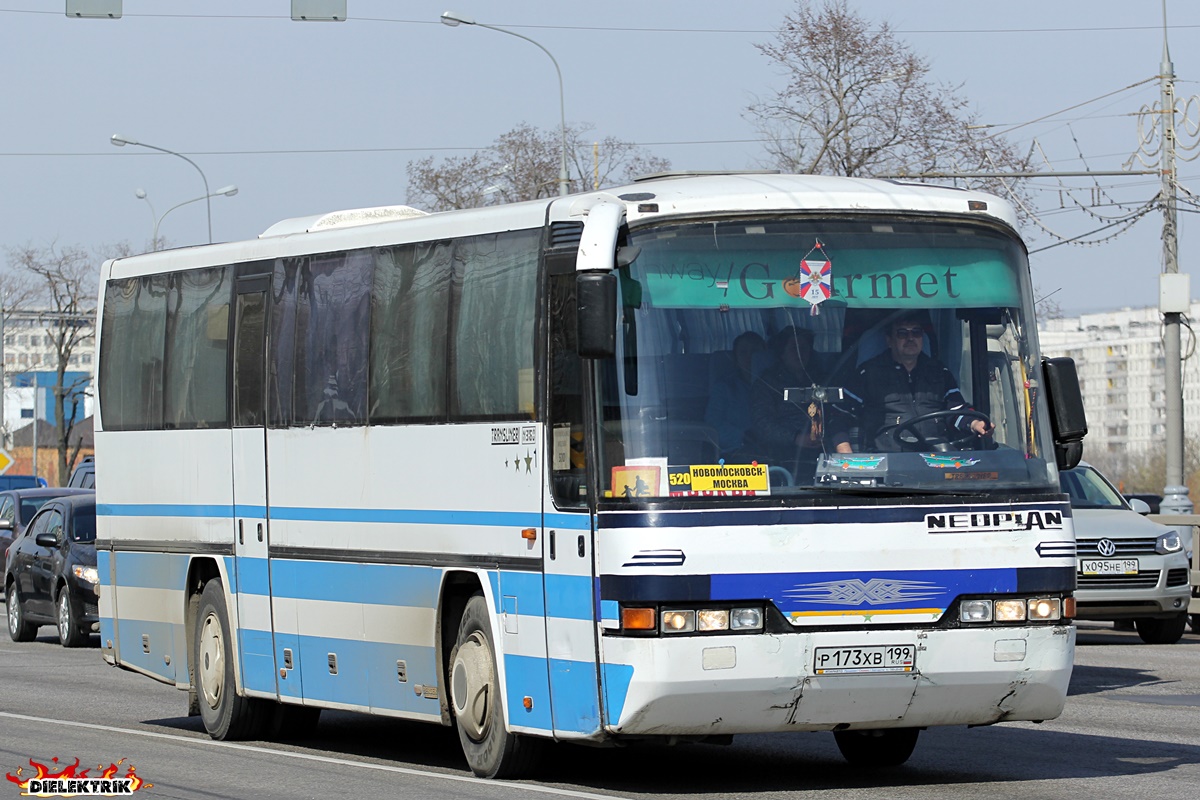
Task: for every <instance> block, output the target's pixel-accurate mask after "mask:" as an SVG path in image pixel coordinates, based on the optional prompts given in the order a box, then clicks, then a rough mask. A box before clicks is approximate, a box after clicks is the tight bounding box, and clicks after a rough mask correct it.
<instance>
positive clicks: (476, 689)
mask: <svg viewBox="0 0 1200 800" xmlns="http://www.w3.org/2000/svg"><path fill="white" fill-rule="evenodd" d="M447 685H448V686H449V687H450V707H451V708H452V709H453V712H454V719H455V722H456V723H457V727H458V739H459V742H461V743H462V749H463V754H464V755H465V756H466V757H467V764H468V765H469V766H470V767H471V771H472V772H474V773H475V774H476V775H478V776H479V777H481V778H516V777H520V776H522V775H526V774H528V773H529V772H530V771H531V770H532V769H533V767H534V766H535V764H536V761H537V757H538V751H539V750H540V747H539V745H541V744H542V743H541V742H538V741H535V740H532V739H529V738H527V737H523V736H518V735H517V734H513V733H509V732H508V730H507V726H506V724H505V719H504V701H503V700H502V698H501V697H500V679H499V676H498V673H497V670H496V647H495V645H494V644H493V642H492V631H491V625H490V624H489V617H488V609H487V601H486V600H484V598H483V595H481V594H475V595H473V596H472V597H471V599H470V600H468V601H467V606H466V608H465V609H464V610H463V615H462V619H461V620H460V621H459V624H458V636H457V638H456V640H455V645H454V649H453V650H452V651H451V652H450V665H449V674H448V679H447Z"/></svg>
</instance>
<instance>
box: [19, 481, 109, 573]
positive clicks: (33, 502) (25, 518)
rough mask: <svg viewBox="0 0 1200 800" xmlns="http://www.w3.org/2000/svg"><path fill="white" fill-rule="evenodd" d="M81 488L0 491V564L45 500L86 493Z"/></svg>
mask: <svg viewBox="0 0 1200 800" xmlns="http://www.w3.org/2000/svg"><path fill="white" fill-rule="evenodd" d="M88 493H89V492H87V491H85V490H82V489H58V488H54V489H46V488H37V489H10V490H8V491H0V564H2V563H3V561H4V556H5V554H6V553H7V552H8V548H9V545H11V544H12V543H13V541H14V540H15V539H16V538H17V537H18V536H20V535H21V531H23V530H25V526H26V525H28V524H29V520H31V519H33V515H34V514H36V513H37V512H38V509H40V508H41V507H42V506H43V505H45V503H46V501H47V500H52V499H54V498H55V497H62V496H63V495H67V494H88Z"/></svg>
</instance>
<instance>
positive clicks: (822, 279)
mask: <svg viewBox="0 0 1200 800" xmlns="http://www.w3.org/2000/svg"><path fill="white" fill-rule="evenodd" d="M796 277H797V278H798V279H799V282H800V286H799V287H798V288H799V291H800V295H799V296H800V297H801V298H803V299H804V300H807V301H808V302H809V305H811V306H812V309H811V311H812V313H813V314H814V315H816V314H817V313H818V309H817V306H819V305H820V304H821V303H824V302H825V301H826V300H828V299H829V296H830V295H831V294H832V293H833V290H832V288H831V285H832V283H833V262H832V261H830V260H829V256H828V255H827V254H826V253H825V245H824V244H822V243H821V240H820V239H816V240H815V244H813V246H812V249H811V250H809V251H808V253H806V254H805V256H804V258H802V259H800V270H799V274H798V275H797V276H796Z"/></svg>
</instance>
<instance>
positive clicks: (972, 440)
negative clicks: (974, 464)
mask: <svg viewBox="0 0 1200 800" xmlns="http://www.w3.org/2000/svg"><path fill="white" fill-rule="evenodd" d="M943 417H966V418H967V419H981V420H983V421H984V422H985V423H986V424H987V425H988V426H989V427H990V426H991V424H992V420H991V419H990V418H989V417H988V415H987V414H984V413H983V412H982V411H976V410H975V409H973V408H967V409H944V410H942V411H931V412H930V413H928V414H921V415H920V416H917V417H913V418H912V419H906V420H905V421H904V422H898V423H896V424H895V425H888V426H887V427H885V428H883V429H882V430H880V433H890V434H891V437H892V441H893V442H895V443H896V446H897V447H899V448H900V449H901V450H909V451H913V450H935V451H938V452H944V451H946V450H962V449H964V447H965V446H966V445H975V447H972V448H970V449H980V448H979V447H978V445H979V444H981V442H980V439H981V438H982V437H979V436H977V435H976V434H975V432H974V431H970V432H968V433H967V435H966V436H960V437H959V438H957V439H950V438H947V437H944V436H931V437H925V436H923V435H921V433H920V432H919V431H918V430H917V426H918V425H920V424H922V423H924V422H930V421H931V420H935V419H942V418H943ZM906 431H907V432H908V433H909V434H910V436H911V437H912V438H906V437H903V436H901V435H900V434H901V433H904V432H906Z"/></svg>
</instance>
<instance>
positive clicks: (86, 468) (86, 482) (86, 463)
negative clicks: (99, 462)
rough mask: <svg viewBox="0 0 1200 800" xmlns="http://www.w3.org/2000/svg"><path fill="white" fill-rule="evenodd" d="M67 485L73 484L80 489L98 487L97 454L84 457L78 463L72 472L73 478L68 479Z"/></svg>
mask: <svg viewBox="0 0 1200 800" xmlns="http://www.w3.org/2000/svg"><path fill="white" fill-rule="evenodd" d="M67 486H73V487H76V488H79V489H95V488H96V458H95V456H84V457H83V460H82V461H80V462H79V464H77V465H76V467H75V469H74V471H73V472H72V473H71V480H69V481H67Z"/></svg>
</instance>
